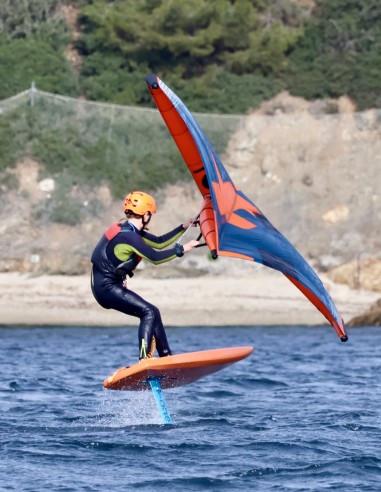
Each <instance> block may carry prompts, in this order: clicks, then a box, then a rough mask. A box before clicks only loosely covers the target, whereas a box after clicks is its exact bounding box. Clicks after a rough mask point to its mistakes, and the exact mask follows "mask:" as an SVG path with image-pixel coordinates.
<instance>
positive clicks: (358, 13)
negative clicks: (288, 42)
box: [285, 0, 381, 109]
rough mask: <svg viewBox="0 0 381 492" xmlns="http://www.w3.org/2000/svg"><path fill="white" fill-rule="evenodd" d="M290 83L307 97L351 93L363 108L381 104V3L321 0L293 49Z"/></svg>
mask: <svg viewBox="0 0 381 492" xmlns="http://www.w3.org/2000/svg"><path fill="white" fill-rule="evenodd" d="M289 59H290V64H289V67H288V69H287V71H286V75H285V84H286V86H287V87H289V88H290V91H291V92H292V93H294V94H295V95H299V96H303V97H306V98H321V97H338V96H341V95H343V94H347V95H349V96H350V97H352V98H353V100H354V101H356V102H357V104H358V108H359V109H365V108H369V107H380V106H381V92H380V87H381V84H380V80H381V3H380V2H379V0H368V1H367V2H360V1H357V0H330V1H329V2H327V1H323V0H319V1H318V2H317V8H316V10H315V16H314V19H313V21H311V22H310V23H309V24H308V25H307V27H306V30H305V33H304V36H303V37H302V38H300V39H299V41H298V43H297V45H296V46H295V49H294V50H293V52H292V54H291V55H290V58H289Z"/></svg>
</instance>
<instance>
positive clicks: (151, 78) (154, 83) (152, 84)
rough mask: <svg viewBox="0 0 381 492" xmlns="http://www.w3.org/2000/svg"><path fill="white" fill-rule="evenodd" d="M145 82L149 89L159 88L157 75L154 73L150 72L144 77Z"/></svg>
mask: <svg viewBox="0 0 381 492" xmlns="http://www.w3.org/2000/svg"><path fill="white" fill-rule="evenodd" d="M146 83H147V85H148V87H149V88H150V89H158V88H159V79H158V76H157V75H155V74H154V73H150V74H149V75H147V77H146Z"/></svg>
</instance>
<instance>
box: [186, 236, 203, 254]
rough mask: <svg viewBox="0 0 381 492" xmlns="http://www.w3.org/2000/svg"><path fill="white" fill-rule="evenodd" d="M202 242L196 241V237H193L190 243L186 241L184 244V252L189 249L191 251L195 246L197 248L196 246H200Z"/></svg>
mask: <svg viewBox="0 0 381 492" xmlns="http://www.w3.org/2000/svg"><path fill="white" fill-rule="evenodd" d="M199 244H200V241H196V240H195V239H192V240H191V241H189V242H188V243H185V244H184V245H183V248H184V253H188V252H189V251H191V250H192V249H193V248H195V247H196V246H198V245H199Z"/></svg>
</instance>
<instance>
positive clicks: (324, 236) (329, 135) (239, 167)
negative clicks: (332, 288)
mask: <svg viewBox="0 0 381 492" xmlns="http://www.w3.org/2000/svg"><path fill="white" fill-rule="evenodd" d="M333 107H335V108H336V109H337V111H339V112H338V113H336V114H324V111H325V112H326V111H329V110H330V108H333ZM353 109H354V108H353V107H351V104H350V101H348V100H347V99H340V100H339V101H325V102H324V101H317V102H315V103H307V102H306V101H304V100H302V99H299V98H294V97H290V96H288V95H287V94H280V95H279V96H278V97H277V98H275V99H274V100H272V101H270V102H268V103H266V104H264V105H263V106H262V108H261V109H260V110H259V111H257V112H255V113H253V114H251V115H250V116H248V117H247V118H246V120H245V122H244V125H243V126H242V128H241V129H240V130H239V131H238V132H237V133H236V134H235V135H234V137H233V138H232V139H231V141H230V144H229V148H228V153H227V156H226V157H225V163H226V166H227V167H228V168H230V169H231V175H232V177H233V179H234V180H235V182H236V183H237V185H238V186H239V187H240V188H241V189H242V190H243V191H244V192H246V194H248V195H249V196H250V197H252V198H253V199H254V202H255V203H256V205H257V206H258V207H259V208H260V209H261V210H262V212H263V213H265V215H266V216H267V217H268V218H269V219H270V221H271V222H272V223H273V224H274V225H275V226H276V227H277V228H278V229H279V230H280V231H281V232H282V233H284V234H285V235H286V236H287V238H288V239H289V240H290V241H291V242H292V243H293V244H294V245H295V246H296V247H297V248H298V249H299V250H300V251H301V252H302V253H304V254H305V255H307V256H308V257H310V258H313V259H314V260H316V261H317V266H318V267H320V268H323V269H327V268H330V267H332V266H335V263H336V266H337V265H339V264H341V263H345V262H348V261H351V260H354V259H355V258H356V257H357V256H358V255H364V254H368V255H372V254H377V253H378V252H379V251H380V250H381V234H380V233H379V226H377V224H380V222H381V139H380V136H381V124H380V111H377V110H374V111H367V112H364V113H355V112H353ZM340 111H342V112H340ZM327 260H328V264H327V265H325V264H324V261H327Z"/></svg>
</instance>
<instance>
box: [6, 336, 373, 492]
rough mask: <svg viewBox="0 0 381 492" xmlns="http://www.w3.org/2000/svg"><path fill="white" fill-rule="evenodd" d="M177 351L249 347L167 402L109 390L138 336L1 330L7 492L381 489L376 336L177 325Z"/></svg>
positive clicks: (134, 356)
mask: <svg viewBox="0 0 381 492" xmlns="http://www.w3.org/2000/svg"><path fill="white" fill-rule="evenodd" d="M167 331H168V338H169V340H170V344H171V346H172V349H173V351H174V352H175V353H180V352H190V351H197V350H204V349H212V348H219V347H231V346H243V345H253V346H254V347H255V352H254V353H253V354H252V355H251V356H250V357H249V358H247V359H245V360H243V361H240V362H238V363H237V364H234V365H232V366H230V367H228V368H226V369H224V370H223V371H221V372H219V373H216V374H214V375H211V376H208V377H206V378H205V379H202V380H200V381H198V382H196V383H194V384H192V385H189V386H184V387H181V388H176V389H173V390H168V391H165V395H166V400H167V405H168V409H169V411H170V413H171V416H172V419H173V422H174V423H173V425H162V423H161V418H160V415H159V413H158V410H157V408H156V404H155V400H154V398H153V396H152V394H151V393H150V392H134V393H130V392H113V391H107V390H105V389H103V387H102V383H103V379H104V378H105V377H107V376H109V375H110V374H111V373H112V372H113V371H114V370H115V369H116V368H118V367H120V366H124V365H127V364H130V363H132V362H135V361H136V359H137V330H136V329H132V328H126V329H122V328H76V327H72V328H67V327H66V328H59V327H57V328H54V327H53V328H38V327H34V328H21V327H20V328H17V327H12V328H7V327H3V328H0V337H1V344H0V364H1V373H0V374H1V380H0V394H1V397H0V419H1V420H0V453H1V454H0V490H7V491H8V490H15V491H50V492H53V491H66V492H68V491H128V490H139V491H181V492H182V491H202V490H211V491H220V490H221V491H222V490H223V491H267V490H273V491H324V490H329V491H332V490H335V491H343V492H350V491H355V492H358V491H375V492H376V491H377V492H379V491H380V490H381V422H380V416H381V356H380V347H381V329H380V328H375V327H368V328H357V329H351V330H349V336H350V338H349V341H348V342H347V343H346V344H343V343H341V342H340V341H339V340H338V338H337V336H336V334H335V333H334V331H333V330H332V329H331V328H329V327H313V328H311V327H294V328H286V327H231V328H226V327H224V328H221V327H204V328H202V327H198V328H192V327H187V328H169V329H168V330H167Z"/></svg>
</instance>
